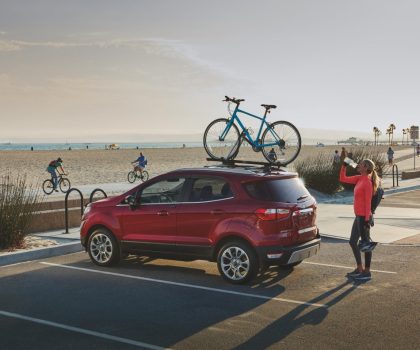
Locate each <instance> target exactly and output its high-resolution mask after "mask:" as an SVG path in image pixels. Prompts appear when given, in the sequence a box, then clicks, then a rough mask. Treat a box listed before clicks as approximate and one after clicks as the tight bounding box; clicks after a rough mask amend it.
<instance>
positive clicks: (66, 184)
mask: <svg viewBox="0 0 420 350" xmlns="http://www.w3.org/2000/svg"><path fill="white" fill-rule="evenodd" d="M70 186H71V185H70V180H69V179H66V178H61V181H60V184H59V187H60V190H61V192H63V193H67V192H68V190H69V189H70Z"/></svg>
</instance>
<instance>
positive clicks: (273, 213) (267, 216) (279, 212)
mask: <svg viewBox="0 0 420 350" xmlns="http://www.w3.org/2000/svg"><path fill="white" fill-rule="evenodd" d="M289 214H290V210H289V209H266V208H260V209H257V210H256V211H255V215H257V217H258V218H259V219H261V220H279V219H284V218H287V217H288V216H289Z"/></svg>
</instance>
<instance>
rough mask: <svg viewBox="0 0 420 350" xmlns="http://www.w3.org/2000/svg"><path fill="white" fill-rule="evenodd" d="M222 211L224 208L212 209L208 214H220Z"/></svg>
mask: <svg viewBox="0 0 420 350" xmlns="http://www.w3.org/2000/svg"><path fill="white" fill-rule="evenodd" d="M223 213H224V210H221V209H213V210H211V211H210V214H213V215H220V214H223Z"/></svg>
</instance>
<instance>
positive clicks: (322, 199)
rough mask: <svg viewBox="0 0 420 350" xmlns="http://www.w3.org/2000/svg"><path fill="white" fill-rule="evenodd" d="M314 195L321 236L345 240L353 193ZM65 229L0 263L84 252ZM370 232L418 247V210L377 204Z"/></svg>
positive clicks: (410, 184)
mask: <svg viewBox="0 0 420 350" xmlns="http://www.w3.org/2000/svg"><path fill="white" fill-rule="evenodd" d="M136 185H138V183H135V184H127V183H112V184H99V185H86V186H80V187H79V188H78V189H79V190H80V191H81V192H82V193H83V196H84V197H88V196H89V195H90V193H91V192H92V191H93V190H94V189H96V188H101V189H103V190H104V191H105V192H106V193H107V195H109V196H110V195H111V196H112V195H116V194H119V193H123V192H124V191H127V190H129V189H130V188H132V187H134V186H136ZM383 186H384V188H385V189H386V190H385V196H390V195H392V194H395V193H402V192H406V191H412V190H416V189H420V179H410V180H404V181H399V187H397V188H392V179H391V180H389V179H385V180H384V183H383ZM311 192H312V191H311ZM60 195H61V196H62V197H64V195H63V194H55V195H52V196H54V197H55V200H56V199H57V197H59V196H60ZM52 196H51V197H52ZM102 196H103V195H102V194H101V193H98V197H102ZM314 196H315V198H316V199H317V201H318V203H319V204H318V213H317V215H318V217H317V224H318V227H319V229H320V233H321V236H323V237H330V238H337V239H344V240H348V239H349V237H350V231H351V226H352V224H353V220H354V214H353V205H352V203H353V193H352V192H345V193H342V194H339V195H336V196H325V195H322V194H319V193H314ZM72 198H73V197H72ZM64 231H65V230H64V229H62V230H57V231H48V232H40V233H35V234H32V235H33V236H36V237H41V238H45V239H52V240H55V241H56V242H57V243H58V244H57V245H54V246H49V247H45V248H36V249H31V250H18V251H15V252H10V253H9V252H6V253H4V252H3V253H0V266H4V265H10V264H15V263H19V262H23V261H30V260H35V259H44V258H48V257H52V256H57V255H63V254H69V253H74V252H79V251H83V247H82V245H81V244H80V237H79V228H78V227H76V228H72V229H70V230H69V231H70V233H67V234H66V233H64ZM371 235H372V239H373V240H374V241H377V242H380V243H382V244H399V243H402V244H404V245H411V246H413V245H416V246H420V244H419V242H420V209H413V208H397V207H383V206H380V207H379V208H378V210H377V213H376V215H375V226H374V227H373V229H372V233H371Z"/></svg>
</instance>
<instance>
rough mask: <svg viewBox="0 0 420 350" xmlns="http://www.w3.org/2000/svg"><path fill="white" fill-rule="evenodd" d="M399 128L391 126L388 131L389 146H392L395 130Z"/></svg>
mask: <svg viewBox="0 0 420 350" xmlns="http://www.w3.org/2000/svg"><path fill="white" fill-rule="evenodd" d="M396 128H397V127H396V126H395V124H389V126H388V129H386V133H387V134H388V141H389V145H390V146H391V145H392V141H393V140H394V130H395V129H396Z"/></svg>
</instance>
